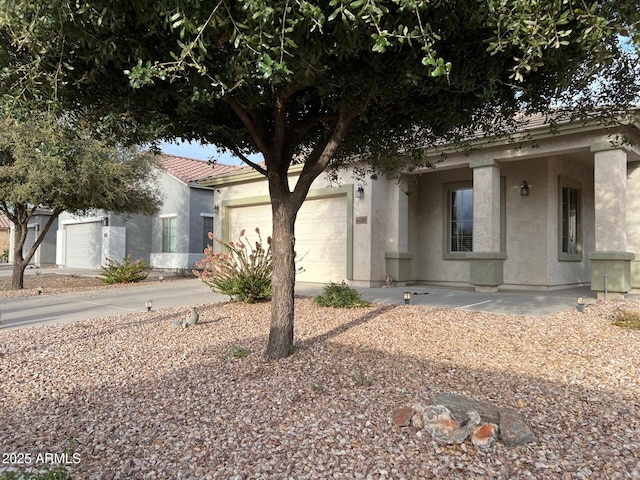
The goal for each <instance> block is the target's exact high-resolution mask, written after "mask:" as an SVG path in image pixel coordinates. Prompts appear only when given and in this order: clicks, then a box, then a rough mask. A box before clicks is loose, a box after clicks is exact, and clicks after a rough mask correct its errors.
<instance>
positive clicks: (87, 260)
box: [65, 222, 102, 268]
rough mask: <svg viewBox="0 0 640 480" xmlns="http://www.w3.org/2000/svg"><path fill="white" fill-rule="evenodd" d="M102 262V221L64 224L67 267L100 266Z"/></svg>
mask: <svg viewBox="0 0 640 480" xmlns="http://www.w3.org/2000/svg"><path fill="white" fill-rule="evenodd" d="M101 262H102V223H101V222H89V223H77V224H72V225H67V226H66V261H65V265H66V266H67V267H68V268H100V264H101Z"/></svg>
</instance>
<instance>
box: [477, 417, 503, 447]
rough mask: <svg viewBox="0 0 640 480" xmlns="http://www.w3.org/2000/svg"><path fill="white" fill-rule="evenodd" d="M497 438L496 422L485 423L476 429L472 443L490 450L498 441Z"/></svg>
mask: <svg viewBox="0 0 640 480" xmlns="http://www.w3.org/2000/svg"><path fill="white" fill-rule="evenodd" d="M497 438H498V426H497V425H496V424H495V423H483V424H482V425H480V426H479V427H478V428H476V429H475V430H474V432H473V434H472V435H471V443H473V445H474V446H476V447H478V448H480V449H482V450H489V449H491V447H493V445H494V444H495V443H496V439H497Z"/></svg>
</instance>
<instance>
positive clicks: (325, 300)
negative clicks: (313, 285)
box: [313, 281, 370, 308]
mask: <svg viewBox="0 0 640 480" xmlns="http://www.w3.org/2000/svg"><path fill="white" fill-rule="evenodd" d="M313 301H314V302H316V304H318V305H320V306H321V307H333V308H357V307H366V306H368V305H370V304H369V302H366V301H364V300H362V298H361V297H360V292H358V291H357V290H356V289H354V288H351V287H350V286H349V285H347V284H346V283H345V282H344V281H342V283H334V282H331V283H329V284H328V285H325V287H324V289H323V290H322V294H320V295H318V296H317V297H315V298H314V299H313Z"/></svg>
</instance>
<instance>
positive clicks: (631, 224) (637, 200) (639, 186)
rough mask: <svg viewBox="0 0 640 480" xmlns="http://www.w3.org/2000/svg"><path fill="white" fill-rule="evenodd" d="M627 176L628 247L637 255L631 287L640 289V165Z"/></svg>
mask: <svg viewBox="0 0 640 480" xmlns="http://www.w3.org/2000/svg"><path fill="white" fill-rule="evenodd" d="M627 173H628V175H627V246H628V250H629V251H630V252H633V253H635V255H636V259H635V260H634V261H632V262H631V287H632V288H634V289H637V288H640V163H633V164H631V165H629V167H628V172H627Z"/></svg>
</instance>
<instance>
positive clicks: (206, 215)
mask: <svg viewBox="0 0 640 480" xmlns="http://www.w3.org/2000/svg"><path fill="white" fill-rule="evenodd" d="M200 216H201V217H211V218H214V217H215V215H214V214H213V213H201V214H200Z"/></svg>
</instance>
